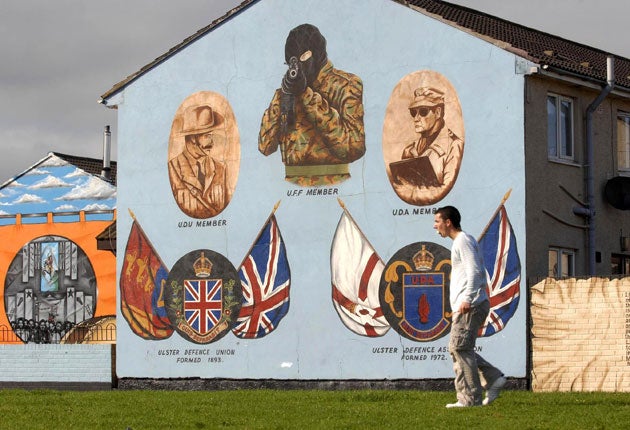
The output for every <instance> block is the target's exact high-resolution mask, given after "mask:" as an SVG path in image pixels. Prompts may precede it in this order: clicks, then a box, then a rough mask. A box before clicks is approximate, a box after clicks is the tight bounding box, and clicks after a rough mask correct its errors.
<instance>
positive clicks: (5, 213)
mask: <svg viewBox="0 0 630 430" xmlns="http://www.w3.org/2000/svg"><path fill="white" fill-rule="evenodd" d="M0 215H11V214H10V213H9V212H5V211H2V210H0Z"/></svg>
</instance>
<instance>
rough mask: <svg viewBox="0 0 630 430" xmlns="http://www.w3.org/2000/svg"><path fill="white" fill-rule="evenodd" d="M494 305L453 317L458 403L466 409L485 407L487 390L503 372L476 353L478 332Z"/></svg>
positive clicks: (452, 351)
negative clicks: (483, 401) (466, 407)
mask: <svg viewBox="0 0 630 430" xmlns="http://www.w3.org/2000/svg"><path fill="white" fill-rule="evenodd" d="M489 311H490V303H489V302H488V301H485V302H483V303H480V304H479V305H476V306H472V307H471V308H470V312H468V313H465V314H460V313H459V312H456V313H454V314H453V321H452V323H453V325H452V327H451V339H450V342H449V352H450V354H451V358H452V359H453V370H454V371H455V391H456V392H457V400H458V401H459V402H460V403H461V404H463V405H466V406H473V405H474V406H476V405H481V401H482V394H483V388H485V389H487V388H488V387H490V385H492V384H493V383H494V381H496V380H497V379H498V378H500V377H501V376H502V375H503V373H502V372H501V371H500V370H499V369H497V368H496V367H494V366H493V365H492V364H490V363H489V362H487V361H486V360H484V359H483V357H482V356H480V355H479V354H477V353H476V352H475V343H476V341H477V333H478V331H479V329H480V328H481V326H482V325H483V323H484V321H485V320H486V317H487V316H488V312H489Z"/></svg>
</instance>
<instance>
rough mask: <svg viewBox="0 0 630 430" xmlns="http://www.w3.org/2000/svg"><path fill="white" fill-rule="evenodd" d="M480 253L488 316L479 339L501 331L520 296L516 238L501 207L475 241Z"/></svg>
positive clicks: (519, 271)
mask: <svg viewBox="0 0 630 430" xmlns="http://www.w3.org/2000/svg"><path fill="white" fill-rule="evenodd" d="M479 246H480V248H481V250H482V252H483V260H484V265H485V266H486V277H487V279H488V286H487V292H488V297H489V298H490V313H489V314H488V317H487V318H486V321H485V323H484V324H483V326H482V327H481V329H480V330H479V336H482V337H488V336H492V335H493V334H495V333H498V332H499V331H501V330H503V328H504V327H505V325H506V324H507V323H508V321H509V320H510V318H512V316H513V315H514V312H516V308H517V307H518V302H519V296H520V283H521V262H520V259H519V256H518V249H517V247H516V237H514V231H513V230H512V225H511V224H510V220H509V219H508V216H507V212H506V210H505V206H504V205H501V206H500V207H499V209H498V210H497V212H496V214H495V215H494V217H493V219H492V221H490V224H488V227H487V229H486V231H485V233H484V234H483V235H482V236H481V238H480V239H479Z"/></svg>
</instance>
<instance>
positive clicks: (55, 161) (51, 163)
mask: <svg viewBox="0 0 630 430" xmlns="http://www.w3.org/2000/svg"><path fill="white" fill-rule="evenodd" d="M67 165H68V163H67V162H66V161H64V160H62V159H61V158H59V157H57V156H56V155H52V156H51V157H50V158H49V159H48V160H46V161H44V162H43V163H42V164H40V167H59V166H67Z"/></svg>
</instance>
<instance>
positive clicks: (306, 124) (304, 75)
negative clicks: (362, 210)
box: [258, 24, 365, 186]
mask: <svg viewBox="0 0 630 430" xmlns="http://www.w3.org/2000/svg"><path fill="white" fill-rule="evenodd" d="M284 59H285V62H286V64H287V66H288V69H287V71H286V73H285V74H284V76H283V78H282V82H281V85H280V88H278V89H277V90H276V91H275V92H274V95H273V98H272V100H271V103H270V104H269V107H268V108H267V110H265V113H264V114H263V117H262V121H261V124H260V133H259V135H258V150H259V151H260V152H261V153H262V154H264V155H265V156H268V155H271V154H273V153H274V152H276V151H278V149H279V150H280V155H281V158H282V163H283V164H284V166H285V179H286V180H287V181H289V182H292V183H294V184H297V185H302V186H317V185H328V184H336V183H339V182H341V181H344V180H346V179H348V178H349V177H350V171H349V163H351V162H353V161H355V160H358V159H359V158H361V157H362V156H363V154H364V153H365V131H364V126H363V82H362V81H361V79H360V78H359V77H358V76H356V75H354V74H352V73H348V72H345V71H343V70H339V69H335V68H334V67H333V64H332V62H331V61H330V60H329V59H328V54H327V52H326V39H325V38H324V36H323V35H322V34H321V33H320V31H319V29H318V28H317V27H315V26H314V25H311V24H302V25H300V26H298V27H295V28H294V29H292V30H291V31H290V32H289V35H288V36H287V39H286V44H285V49H284Z"/></svg>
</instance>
